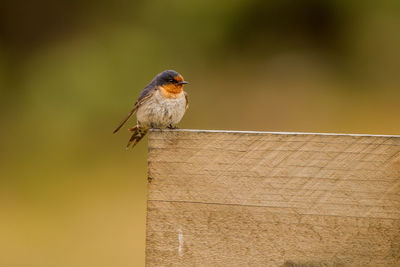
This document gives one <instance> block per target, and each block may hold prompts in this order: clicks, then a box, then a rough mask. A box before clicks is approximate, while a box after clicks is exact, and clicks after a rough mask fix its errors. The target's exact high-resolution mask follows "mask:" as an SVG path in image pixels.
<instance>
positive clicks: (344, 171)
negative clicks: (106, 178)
mask: <svg viewBox="0 0 400 267" xmlns="http://www.w3.org/2000/svg"><path fill="white" fill-rule="evenodd" d="M147 212H148V214H147V238H146V239H147V240H146V264H147V266H400V136H363V135H330V134H301V133H259V132H223V131H220V132H219V131H193V130H192V131H187V130H178V131H176V130H175V131H152V132H150V134H149V185H148V208H147Z"/></svg>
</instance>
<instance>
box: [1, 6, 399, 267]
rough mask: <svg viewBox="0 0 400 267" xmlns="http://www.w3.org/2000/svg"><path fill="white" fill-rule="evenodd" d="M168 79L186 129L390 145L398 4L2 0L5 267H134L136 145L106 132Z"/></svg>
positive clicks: (137, 247)
mask: <svg viewBox="0 0 400 267" xmlns="http://www.w3.org/2000/svg"><path fill="white" fill-rule="evenodd" d="M165 69H175V70H177V71H179V72H180V73H182V75H183V76H184V77H185V79H186V80H188V81H190V82H191V84H190V85H188V86H186V87H185V88H186V90H187V92H188V93H189V96H190V109H189V110H188V112H187V113H186V116H185V117H184V119H183V120H182V122H181V124H180V127H181V128H197V129H230V130H259V131H298V132H301V131H306V132H340V133H371V134H399V133H400V123H399V114H400V101H399V100H400V90H399V88H400V73H399V70H400V2H399V1H396V0H393V1H344V0H337V1H320V0H302V1H299V0H279V1H278V0H276V1H257V0H231V1H213V0H203V1H184V0H171V1H161V0H151V1H124V0H114V1H86V0H79V1H78V0H58V1H51V0H37V1H20V0H3V1H2V2H1V4H0V103H1V105H0V111H1V112H0V120H1V128H2V130H1V131H0V173H1V178H0V210H1V215H0V236H1V238H0V251H1V256H0V266H143V265H144V247H145V217H146V213H145V209H146V181H147V180H146V173H147V169H146V168H147V163H146V157H147V154H146V140H145V141H144V142H141V143H140V144H139V145H138V146H137V147H136V148H135V149H134V150H130V151H125V145H126V142H127V140H128V138H129V134H128V132H127V131H126V128H124V131H121V132H120V133H118V134H117V135H112V134H111V133H112V131H113V129H114V128H115V127H116V126H117V124H118V123H119V122H120V120H121V119H122V118H123V117H124V116H125V115H126V113H127V112H128V111H129V110H130V108H131V107H132V105H133V103H134V101H135V100H136V98H137V96H138V94H139V92H140V91H141V89H142V88H143V87H144V86H145V85H146V84H147V83H148V82H149V81H150V80H151V79H152V78H153V76H154V75H155V74H157V73H158V72H161V71H162V70H165ZM133 123H134V121H131V122H130V125H132V124H133Z"/></svg>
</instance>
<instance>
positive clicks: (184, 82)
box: [178, 81, 188, 84]
mask: <svg viewBox="0 0 400 267" xmlns="http://www.w3.org/2000/svg"><path fill="white" fill-rule="evenodd" d="M178 84H188V82H187V81H182V82H179V83H178Z"/></svg>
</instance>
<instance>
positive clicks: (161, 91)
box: [113, 70, 189, 149]
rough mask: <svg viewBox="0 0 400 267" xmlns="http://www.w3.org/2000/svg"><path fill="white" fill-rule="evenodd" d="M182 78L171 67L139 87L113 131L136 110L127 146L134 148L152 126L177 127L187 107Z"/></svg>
mask: <svg viewBox="0 0 400 267" xmlns="http://www.w3.org/2000/svg"><path fill="white" fill-rule="evenodd" d="M185 84H188V82H187V81H185V80H184V79H183V77H182V75H181V74H179V73H178V72H176V71H174V70H165V71H163V72H161V73H159V74H157V75H156V76H155V77H154V78H153V80H152V81H151V82H150V83H149V84H148V85H147V86H146V87H145V88H144V89H143V90H142V92H141V93H140V95H139V98H138V100H137V101H136V102H135V104H134V105H133V108H132V110H131V111H130V112H129V113H128V115H127V116H126V117H125V118H124V119H123V120H122V122H121V123H120V124H119V125H118V127H117V128H116V129H115V130H114V132H113V133H116V132H118V130H119V129H121V127H122V126H123V125H124V124H125V123H126V122H127V121H128V120H129V118H130V117H131V116H132V115H133V114H135V113H136V121H137V122H136V125H135V126H134V127H132V128H130V129H129V131H130V132H132V136H131V138H130V139H129V141H128V144H127V146H126V149H128V148H129V147H130V146H131V147H132V148H133V147H134V146H135V145H136V144H137V143H138V142H139V141H140V140H141V139H142V138H143V137H144V136H145V135H146V134H147V132H148V130H149V129H151V128H156V129H162V128H169V129H176V128H177V127H176V125H177V124H178V123H179V122H180V121H181V119H182V117H183V115H184V114H185V112H186V109H187V108H188V106H189V101H188V95H187V93H186V92H185V91H184V90H183V87H184V85H185Z"/></svg>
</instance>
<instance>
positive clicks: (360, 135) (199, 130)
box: [150, 129, 400, 138]
mask: <svg viewBox="0 0 400 267" xmlns="http://www.w3.org/2000/svg"><path fill="white" fill-rule="evenodd" d="M150 132H190V133H232V134H273V135H322V136H324V135H325V136H356V137H386V138H400V135H385V134H347V133H311V132H264V131H235V130H203V129H150Z"/></svg>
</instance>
